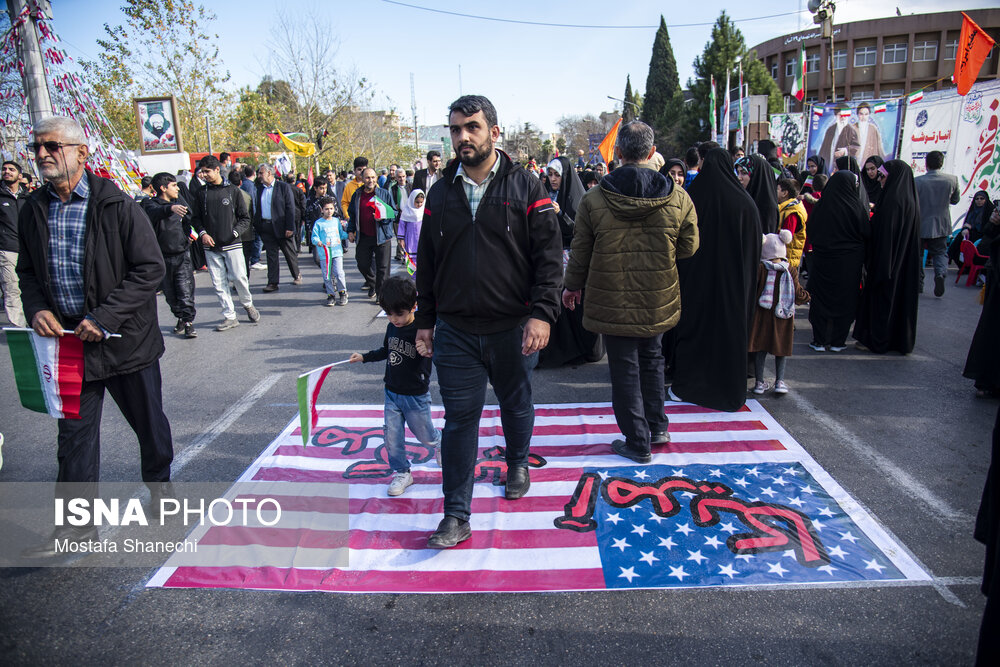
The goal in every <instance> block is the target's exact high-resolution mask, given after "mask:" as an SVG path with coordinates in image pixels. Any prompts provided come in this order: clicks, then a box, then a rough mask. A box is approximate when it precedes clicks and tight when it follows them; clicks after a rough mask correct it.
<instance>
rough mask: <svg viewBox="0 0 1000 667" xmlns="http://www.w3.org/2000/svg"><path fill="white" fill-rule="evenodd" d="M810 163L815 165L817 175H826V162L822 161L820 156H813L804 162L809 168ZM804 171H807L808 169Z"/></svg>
mask: <svg viewBox="0 0 1000 667" xmlns="http://www.w3.org/2000/svg"><path fill="white" fill-rule="evenodd" d="M810 162H812V163H813V164H815V165H816V173H817V174H825V173H826V160H824V159H823V157H822V156H820V155H813V156H812V157H810V158H809V159H808V160H806V166H809V163H810ZM806 171H808V169H807V170H806Z"/></svg>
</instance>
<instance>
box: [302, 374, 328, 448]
mask: <svg viewBox="0 0 1000 667" xmlns="http://www.w3.org/2000/svg"><path fill="white" fill-rule="evenodd" d="M331 370H332V368H331V367H329V366H328V367H326V368H324V369H323V372H322V373H320V375H319V379H318V380H316V386H314V387H313V393H312V396H311V397H310V401H309V402H310V403H311V404H312V405H311V406H310V408H309V409H310V410H312V421H311V422H310V424H311V425H312V426H311V428H316V424H317V422H319V411H318V410H317V409H316V401H318V400H319V390H320V389H322V388H323V383H324V382H326V376H327V375H329V374H330V371H331ZM298 431H299V433H298V435H300V436H301V435H302V428H301V427H299V429H298Z"/></svg>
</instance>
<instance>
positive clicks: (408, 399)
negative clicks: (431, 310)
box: [351, 276, 441, 496]
mask: <svg viewBox="0 0 1000 667" xmlns="http://www.w3.org/2000/svg"><path fill="white" fill-rule="evenodd" d="M379 305H380V306H381V307H382V309H383V310H385V312H386V314H387V315H388V316H389V324H388V326H387V327H386V330H385V338H384V339H383V340H382V347H380V348H376V349H374V350H371V351H370V352H365V353H364V354H359V353H358V352H355V353H353V354H351V363H352V364H353V363H357V362H359V361H363V362H366V363H367V362H369V361H383V360H385V361H386V364H385V447H386V450H387V451H388V454H389V465H390V466H392V473H393V474H392V480H391V481H390V483H389V490H388V494H389V495H390V496H398V495H400V494H402V493H403V491H405V490H406V487H408V486H409V485H411V484H413V476H412V475H411V474H410V462H409V460H408V459H407V458H406V444H405V440H406V436H405V433H404V431H403V429H404V426H409V427H410V431H412V432H413V435H415V436H416V437H417V440H419V441H420V442H421V443H423V444H425V445H429V446H431V447H434V449H435V458H436V459H437V462H438V465H440V463H441V454H440V449H439V447H440V445H441V432H440V431H438V430H437V429H436V428H435V427H434V424H433V422H432V421H431V394H430V391H429V387H430V378H431V360H430V359H429V358H427V357H423V356H421V355H420V354H418V353H417V346H416V338H417V326H416V324H415V323H414V321H413V313H414V312H415V311H416V310H417V288H416V286H415V285H414V284H413V282H412V281H410V280H408V279H407V278H403V277H401V276H393V277H392V278H389V279H388V280H386V281H385V282H384V283H383V284H382V294H381V295H380V296H379Z"/></svg>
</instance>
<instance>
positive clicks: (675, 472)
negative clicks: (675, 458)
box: [670, 468, 684, 477]
mask: <svg viewBox="0 0 1000 667" xmlns="http://www.w3.org/2000/svg"><path fill="white" fill-rule="evenodd" d="M670 474H671V475H673V476H674V477H683V476H684V468H681V469H680V470H671V471H670Z"/></svg>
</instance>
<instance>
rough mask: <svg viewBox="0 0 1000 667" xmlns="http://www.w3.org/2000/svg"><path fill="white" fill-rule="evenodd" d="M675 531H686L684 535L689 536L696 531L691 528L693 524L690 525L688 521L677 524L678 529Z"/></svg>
mask: <svg viewBox="0 0 1000 667" xmlns="http://www.w3.org/2000/svg"><path fill="white" fill-rule="evenodd" d="M674 532H675V533H684V537H687V536H688V535H690V534H691V533H693V532H694V531H693V530H691V526H689V525H687V524H686V523H684V524H681V525H679V526H677V530H675V531H674Z"/></svg>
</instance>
